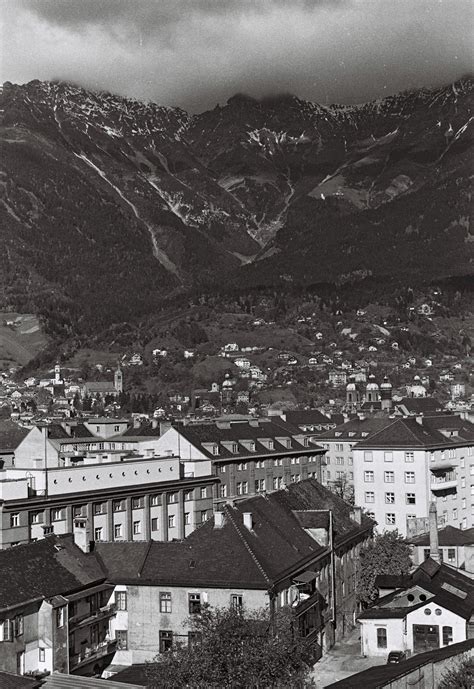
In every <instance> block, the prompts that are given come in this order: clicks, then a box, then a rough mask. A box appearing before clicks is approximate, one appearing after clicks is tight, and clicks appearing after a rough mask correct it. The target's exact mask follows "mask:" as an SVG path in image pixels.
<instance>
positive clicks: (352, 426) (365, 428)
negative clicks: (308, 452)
mask: <svg viewBox="0 0 474 689" xmlns="http://www.w3.org/2000/svg"><path fill="white" fill-rule="evenodd" d="M391 423H392V419H388V418H383V419H379V418H367V419H360V418H359V417H356V418H353V419H351V420H350V421H347V422H346V423H342V424H340V425H338V426H336V427H335V428H331V430H330V431H326V432H325V433H322V434H321V435H320V436H318V440H320V441H321V442H322V441H323V440H325V439H328V440H334V439H337V440H351V439H353V440H354V442H355V441H357V440H360V439H361V438H368V437H370V436H371V435H373V434H374V433H377V432H378V431H381V430H382V429H384V428H385V427H386V426H388V425H390V424H391Z"/></svg>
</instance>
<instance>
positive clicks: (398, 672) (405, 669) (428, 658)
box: [326, 639, 474, 689]
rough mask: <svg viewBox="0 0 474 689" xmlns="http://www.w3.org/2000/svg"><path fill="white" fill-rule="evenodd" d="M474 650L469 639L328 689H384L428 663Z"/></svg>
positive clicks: (380, 667) (352, 677)
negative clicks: (361, 688)
mask: <svg viewBox="0 0 474 689" xmlns="http://www.w3.org/2000/svg"><path fill="white" fill-rule="evenodd" d="M473 648H474V639H467V640H466V641H461V642H460V643H458V644H450V645H449V646H445V647H443V648H436V649H434V650H432V651H427V652H426V653H419V654H417V655H414V656H412V657H411V658H407V660H402V661H401V662H400V663H393V664H390V665H374V666H373V667H370V668H368V669H367V670H363V671H362V672H358V673H357V674H355V675H350V677H346V678H345V679H341V680H340V681H339V682H334V683H333V684H327V685H326V689H359V688H360V687H363V688H364V689H382V688H383V687H387V686H389V685H391V683H392V682H396V680H397V679H398V678H402V677H405V676H406V675H408V674H409V673H410V672H413V670H416V669H417V668H421V667H423V666H424V665H427V664H428V663H438V662H440V661H442V660H445V659H447V658H453V657H454V656H457V655H461V654H463V653H466V651H470V650H471V649H473Z"/></svg>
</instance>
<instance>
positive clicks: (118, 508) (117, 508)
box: [112, 500, 125, 512]
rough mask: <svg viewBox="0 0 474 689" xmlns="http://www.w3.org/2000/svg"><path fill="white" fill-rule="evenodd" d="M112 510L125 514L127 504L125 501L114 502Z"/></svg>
mask: <svg viewBox="0 0 474 689" xmlns="http://www.w3.org/2000/svg"><path fill="white" fill-rule="evenodd" d="M112 509H113V511H114V512H123V511H124V509H125V502H124V501H123V500H114V501H113V503H112Z"/></svg>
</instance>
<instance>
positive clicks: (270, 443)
mask: <svg viewBox="0 0 474 689" xmlns="http://www.w3.org/2000/svg"><path fill="white" fill-rule="evenodd" d="M309 441H310V439H309V438H308V437H304V438H302V439H301V444H302V445H303V447H309V446H310V442H309ZM259 442H260V444H261V445H263V446H264V447H265V449H267V450H274V449H275V441H274V440H273V439H272V438H262V439H261V440H260V441H259ZM277 442H278V443H279V444H280V445H282V446H283V447H284V448H285V449H286V450H291V449H292V447H293V441H292V439H291V438H279V439H278V441H277ZM239 444H240V445H242V446H243V447H244V449H245V450H247V452H256V451H257V444H256V442H255V441H254V440H240V441H239V442H226V443H222V445H223V446H224V448H225V450H227V451H228V452H232V453H233V454H237V452H239ZM203 447H207V449H208V450H210V452H211V453H212V454H213V455H219V454H220V452H221V450H220V449H219V444H218V443H207V444H206V443H203Z"/></svg>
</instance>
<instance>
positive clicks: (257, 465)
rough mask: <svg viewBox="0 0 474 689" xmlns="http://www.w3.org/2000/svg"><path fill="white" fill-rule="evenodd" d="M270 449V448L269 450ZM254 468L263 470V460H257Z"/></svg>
mask: <svg viewBox="0 0 474 689" xmlns="http://www.w3.org/2000/svg"><path fill="white" fill-rule="evenodd" d="M269 449H272V448H269ZM255 468H256V469H264V468H265V460H264V459H257V461H256V462H255Z"/></svg>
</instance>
